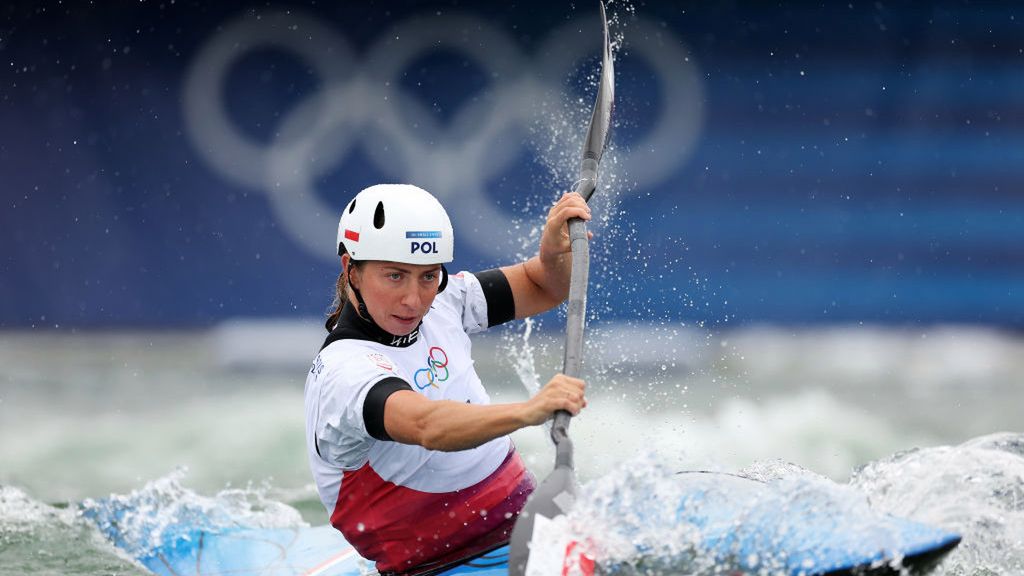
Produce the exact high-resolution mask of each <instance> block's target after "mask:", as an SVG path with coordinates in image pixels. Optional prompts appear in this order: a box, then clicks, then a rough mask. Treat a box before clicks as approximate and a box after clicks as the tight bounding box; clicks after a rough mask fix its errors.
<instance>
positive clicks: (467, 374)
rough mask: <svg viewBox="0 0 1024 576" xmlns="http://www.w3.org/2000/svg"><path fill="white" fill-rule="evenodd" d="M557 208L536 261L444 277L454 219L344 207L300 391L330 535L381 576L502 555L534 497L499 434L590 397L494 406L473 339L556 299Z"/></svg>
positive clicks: (561, 248)
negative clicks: (500, 548)
mask: <svg viewBox="0 0 1024 576" xmlns="http://www.w3.org/2000/svg"><path fill="white" fill-rule="evenodd" d="M573 217H579V218H583V219H584V220H589V219H590V209H589V208H588V207H587V204H586V202H585V201H584V200H583V198H582V197H581V196H580V195H579V194H575V193H572V194H566V195H564V196H562V198H561V199H559V200H558V202H556V203H555V205H554V206H553V207H552V208H551V210H550V211H549V213H548V216H547V221H546V223H545V225H544V230H543V232H542V234H541V239H540V247H539V250H538V255H537V256H535V257H533V258H530V259H529V260H527V261H526V262H520V263H518V264H515V265H512V266H506V267H502V268H499V269H492V270H487V271H484V272H479V273H475V274H473V273H469V272H461V273H459V274H455V275H452V276H449V275H448V273H447V270H446V269H445V267H444V264H445V263H448V262H451V261H452V259H453V253H454V238H453V231H452V225H451V222H450V220H449V218H448V215H447V213H446V212H445V210H444V208H443V207H442V206H441V204H440V202H438V201H437V199H436V198H434V197H433V196H432V195H430V194H429V193H428V192H426V191H424V190H422V189H420V188H417V187H415V186H410V185H392V184H386V185H377V186H372V187H370V188H367V189H365V190H363V191H362V192H360V193H359V194H358V195H356V197H355V198H354V199H353V200H352V201H351V202H350V203H349V204H348V205H347V206H346V207H345V209H344V211H343V213H342V216H341V220H340V222H339V224H338V254H339V255H340V256H341V265H342V272H341V275H340V276H339V277H338V283H337V297H336V301H335V310H334V312H333V313H332V314H331V315H330V317H329V318H328V320H327V329H328V331H329V332H330V335H329V336H328V337H327V340H326V341H325V342H324V345H323V347H322V348H321V350H320V353H319V355H318V356H317V357H316V359H315V361H314V362H313V366H312V368H311V369H310V372H309V374H308V376H307V379H306V388H305V405H306V443H307V448H308V454H309V461H310V467H311V469H312V471H313V476H314V478H315V480H316V484H317V489H318V491H319V493H320V498H321V500H322V501H323V504H324V506H325V507H326V508H327V511H328V513H329V515H330V521H331V524H332V525H333V526H334V527H335V528H337V529H338V530H340V531H341V532H342V534H344V536H345V538H346V539H347V540H348V541H349V542H350V543H351V544H352V545H353V546H354V547H355V548H356V550H357V551H358V552H359V553H360V554H361V555H362V556H363V557H365V558H367V559H370V560H373V561H375V562H376V565H377V569H378V570H379V571H381V572H382V573H387V572H397V573H402V572H406V571H408V570H411V569H413V568H416V567H420V566H423V565H425V564H431V563H437V562H443V561H446V560H448V559H452V558H458V557H460V556H465V555H466V554H468V553H471V552H473V551H478V550H484V549H487V548H490V547H493V546H495V545H498V544H500V543H502V542H505V541H507V540H508V537H509V534H510V533H511V531H512V527H513V525H514V523H515V520H516V517H517V515H518V513H519V511H520V509H521V508H522V507H523V505H524V503H525V501H526V498H527V496H528V495H529V494H530V492H532V491H533V489H534V486H535V481H534V478H533V475H532V474H530V472H529V471H528V470H526V468H525V466H524V465H523V462H522V460H521V459H520V457H519V455H518V454H517V453H516V450H515V447H514V446H513V445H512V442H511V440H510V439H509V436H508V434H510V433H511V432H514V431H515V430H518V429H520V428H524V427H527V426H534V425H538V424H541V423H543V422H545V421H546V420H548V419H550V418H552V416H553V415H554V413H555V411H557V410H566V411H568V412H570V413H571V414H573V415H575V414H578V413H579V411H580V410H581V409H582V408H583V407H584V406H586V400H585V398H584V386H585V385H584V382H583V381H582V380H579V379H576V378H570V377H568V376H565V375H561V374H559V375H555V376H554V377H553V378H552V379H551V380H550V381H549V382H548V383H547V384H546V385H545V386H544V387H543V388H542V389H541V390H540V392H539V393H538V394H537V395H535V396H534V397H533V398H531V399H529V400H527V401H526V402H520V403H512V404H497V405H492V404H490V401H489V397H488V395H487V392H486V391H485V390H484V387H483V385H482V384H481V381H480V378H479V376H478V375H477V373H476V371H475V370H474V368H473V360H472V357H471V356H470V347H471V345H470V339H469V334H473V333H475V332H480V331H483V330H485V329H487V328H490V327H492V326H496V325H498V324H501V323H503V322H507V321H509V320H512V319H513V318H525V317H527V316H531V315H534V314H538V313H541V312H544V311H546V310H549V309H551V308H553V307H555V306H557V305H558V304H559V303H561V302H562V301H564V300H565V298H566V295H567V294H568V290H569V276H570V271H571V257H570V253H571V250H570V245H569V238H568V234H567V232H566V222H567V221H568V220H569V219H570V218H573Z"/></svg>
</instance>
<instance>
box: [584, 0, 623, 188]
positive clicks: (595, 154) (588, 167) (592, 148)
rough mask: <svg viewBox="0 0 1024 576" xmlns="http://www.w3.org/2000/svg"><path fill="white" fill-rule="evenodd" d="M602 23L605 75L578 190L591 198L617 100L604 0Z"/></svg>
mask: <svg viewBox="0 0 1024 576" xmlns="http://www.w3.org/2000/svg"><path fill="white" fill-rule="evenodd" d="M600 6H601V23H602V25H603V27H604V50H603V53H602V54H601V79H600V81H599V85H598V87H597V98H596V99H595V101H594V111H593V113H592V114H591V116H590V127H589V128H588V129H587V137H586V138H585V139H584V140H583V154H582V159H581V161H580V181H579V183H578V184H577V189H576V191H577V192H579V193H580V194H582V195H583V199H584V200H590V196H591V194H593V193H594V190H595V189H596V188H597V170H598V167H599V166H600V164H601V156H602V155H604V148H605V145H606V144H607V143H608V134H609V132H610V129H611V122H612V107H613V105H614V103H615V63H614V62H613V61H612V45H611V41H610V39H609V37H608V18H606V17H605V12H604V2H601V4H600Z"/></svg>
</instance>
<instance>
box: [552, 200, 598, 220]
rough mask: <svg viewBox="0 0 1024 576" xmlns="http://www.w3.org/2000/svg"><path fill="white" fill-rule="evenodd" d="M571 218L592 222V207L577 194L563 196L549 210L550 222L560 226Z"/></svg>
mask: <svg viewBox="0 0 1024 576" xmlns="http://www.w3.org/2000/svg"><path fill="white" fill-rule="evenodd" d="M570 218H582V219H583V220H590V218H591V215H590V206H589V205H588V204H587V201H586V200H584V199H583V196H580V195H579V193H577V192H566V193H565V194H562V197H561V198H559V199H558V200H557V201H556V202H555V203H554V205H552V206H551V209H550V210H548V220H550V221H555V222H558V223H559V224H561V223H563V222H566V221H568V220H569V219H570Z"/></svg>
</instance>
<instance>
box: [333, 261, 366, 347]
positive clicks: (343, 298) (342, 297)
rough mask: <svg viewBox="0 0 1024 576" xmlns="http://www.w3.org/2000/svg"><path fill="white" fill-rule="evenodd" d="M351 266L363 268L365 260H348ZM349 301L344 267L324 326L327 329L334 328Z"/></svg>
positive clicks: (339, 275) (335, 286) (335, 287)
mask: <svg viewBox="0 0 1024 576" xmlns="http://www.w3.org/2000/svg"><path fill="white" fill-rule="evenodd" d="M348 265H349V266H355V267H356V268H360V269H361V268H362V267H363V262H362V261H356V260H352V259H351V258H350V259H349V261H348ZM346 302H348V278H347V274H345V270H344V269H342V271H341V274H338V281H337V282H336V283H335V285H334V301H333V302H331V308H330V309H331V312H330V314H328V316H327V321H326V322H325V323H324V326H325V327H326V328H327V331H328V332H330V331H332V330H334V325H335V324H337V323H338V317H339V316H341V309H342V308H344V307H345V303H346Z"/></svg>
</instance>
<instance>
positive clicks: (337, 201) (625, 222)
mask: <svg viewBox="0 0 1024 576" xmlns="http://www.w3.org/2000/svg"><path fill="white" fill-rule="evenodd" d="M609 14H610V19H611V25H612V34H613V37H614V40H615V44H616V48H615V51H616V72H617V78H616V82H617V86H616V88H617V91H616V107H615V116H614V130H613V134H612V149H611V150H610V151H609V152H608V154H607V156H606V159H605V162H604V165H603V172H602V188H601V190H600V193H599V194H598V195H597V196H595V199H594V202H595V203H596V208H595V214H598V215H599V218H598V221H597V222H595V223H594V225H593V227H592V229H593V230H594V231H595V232H596V234H597V235H596V237H595V240H594V250H595V254H594V265H593V267H592V272H591V285H590V300H589V307H590V318H589V324H588V344H587V352H586V357H585V358H586V360H585V364H586V367H587V368H586V369H587V371H588V372H587V378H588V380H589V381H590V383H591V390H592V393H591V408H590V409H589V410H588V411H587V413H586V414H584V416H583V417H581V418H580V419H579V422H578V423H577V424H574V430H575V431H576V434H578V438H579V439H578V440H577V452H578V454H579V455H578V456H577V459H578V461H579V462H580V468H581V474H582V475H583V477H584V478H594V477H597V476H599V475H601V474H603V473H605V472H607V471H608V470H609V469H611V468H612V467H614V466H615V465H617V464H619V463H621V462H622V461H623V460H624V459H626V457H627V456H629V455H631V454H633V453H635V452H636V451H637V450H639V449H642V448H647V449H652V450H655V451H656V453H657V454H659V455H660V456H661V457H663V458H665V459H667V460H668V461H670V462H671V463H672V465H675V466H678V467H681V468H682V467H689V468H692V467H700V466H712V467H722V468H736V467H740V466H747V465H749V464H750V463H751V462H754V461H757V460H761V459H783V460H787V461H792V462H796V463H798V464H800V465H802V466H805V467H807V468H810V469H812V470H814V471H817V472H820V473H822V474H826V475H829V476H831V477H833V478H835V479H838V480H843V479H845V478H847V477H848V476H849V474H850V473H851V471H852V470H853V469H854V468H855V467H857V466H859V465H862V464H864V463H866V462H869V461H871V460H873V459H876V458H880V457H883V456H886V455H889V454H892V453H894V452H896V451H900V450H906V449H909V448H913V447H915V446H929V445H937V444H942V443H957V442H961V441H965V440H967V439H969V438H972V437H974V436H978V435H981V434H986V433H989V432H995V431H999V430H1012V429H1014V428H1017V429H1019V427H1020V425H1019V422H1020V417H1019V407H1020V406H1021V405H1022V404H1024V392H1022V386H1021V383H1022V378H1024V340H1022V339H1021V336H1020V330H1021V328H1022V327H1024V266H1022V264H1024V192H1022V183H1024V129H1022V123H1024V105H1022V104H1021V95H1022V94H1024V26H1022V25H1024V12H1022V11H1021V9H1020V7H1019V6H1018V5H1017V4H1015V3H1009V2H1008V3H984V4H980V5H979V4H975V3H972V2H959V1H957V2H928V3H888V2H884V3H883V2H855V3H849V4H848V3H826V4H825V5H824V6H822V5H819V4H817V3H813V4H812V3H800V2H782V3H772V4H770V5H769V4H765V3H760V2H726V3H703V2H656V1H650V2H643V3H641V2H634V3H627V2H621V1H614V2H611V3H610V4H609ZM600 41H601V37H600V25H599V21H598V15H597V5H596V2H595V3H591V2H582V3H581V2H573V3H551V2H515V3H499V4H495V3H490V2H476V1H465V2H433V1H426V2H385V3H381V2H329V3H324V2H277V1H273V2H262V3H238V2H219V3H212V4H207V3H197V2H188V1H177V0H164V1H162V2H160V1H144V2H132V3H128V2H121V3H98V4H80V3H63V2H14V3H8V4H6V5H5V6H4V7H3V8H0V126H2V132H0V198H2V204H0V205H2V208H0V484H4V485H7V486H13V487H18V490H22V491H23V497H22V496H19V498H22V500H18V499H17V498H14V499H13V500H11V499H10V498H13V497H10V495H9V494H8V496H9V499H8V500H7V501H6V502H8V507H7V508H3V507H2V506H0V517H5V518H6V520H7V521H8V522H11V521H14V520H16V519H18V518H23V517H25V515H27V516H28V517H32V514H33V513H32V512H24V510H28V509H29V508H25V507H22V508H16V507H15V508H12V507H11V506H10V504H9V503H10V502H11V501H15V500H17V501H19V502H26V501H28V502H35V501H41V502H46V503H54V502H67V501H77V500H81V499H83V498H87V497H97V496H103V495H106V494H109V493H110V492H124V491H127V490H131V489H134V488H137V487H139V486H141V485H142V484H144V483H145V482H147V481H150V480H154V479H157V478H161V477H164V476H166V475H167V474H169V473H171V472H172V471H173V470H175V469H176V468H179V467H186V468H187V469H188V471H187V473H185V475H184V478H185V480H184V482H186V483H187V484H189V485H191V486H193V487H194V488H195V489H196V490H199V491H202V492H207V493H208V492H210V491H213V490H217V489H220V488H222V487H224V486H225V485H234V486H239V485H242V486H245V485H251V484H253V483H255V484H261V483H262V484H263V485H266V486H269V487H271V488H272V489H273V490H274V491H275V492H274V494H276V496H275V497H276V498H278V499H282V500H285V501H287V502H290V503H293V504H296V505H297V506H299V507H300V508H302V509H303V510H304V512H305V513H306V514H307V518H308V519H309V520H310V521H313V522H317V521H322V519H321V518H320V511H319V510H317V508H318V507H319V504H318V502H316V500H315V496H313V493H312V490H311V488H310V486H309V480H310V479H309V475H308V470H307V468H306V463H305V454H304V452H303V440H302V437H303V424H302V417H303V416H302V404H301V402H302V386H303V382H304V378H305V371H306V369H307V368H308V365H309V362H310V361H311V359H312V357H313V356H314V355H315V352H316V350H317V349H318V346H319V344H320V342H321V341H322V338H323V337H324V336H325V333H324V332H323V328H322V322H323V318H324V314H325V312H326V309H327V306H328V305H329V304H330V302H331V298H332V296H333V290H334V282H335V279H336V277H337V273H338V268H339V265H338V261H337V257H336V255H335V253H334V250H335V246H336V244H335V234H336V225H337V224H336V222H337V221H336V218H337V214H338V212H339V211H340V209H341V207H342V206H344V205H345V203H346V202H347V201H348V199H349V198H351V197H352V196H353V195H354V194H355V193H356V192H358V191H359V190H360V189H361V188H363V187H365V186H368V185H371V184H374V183H379V182H410V183H415V184H418V185H420V186H422V187H424V188H426V189H428V190H430V191H432V192H433V193H434V194H436V195H437V196H438V197H439V198H440V199H441V200H442V202H443V203H444V204H445V205H446V207H447V208H448V210H449V212H450V214H451V216H452V219H453V222H454V226H455V230H456V262H455V268H457V269H466V270H480V269H484V268H489V267H493V266H495V265H500V264H506V263H510V262H514V261H515V260H516V259H518V258H523V257H526V256H528V255H530V254H532V252H533V251H534V250H535V246H536V239H537V231H538V230H537V226H538V224H539V223H540V222H541V218H542V216H543V214H545V213H546V209H547V206H548V205H550V203H551V202H552V201H553V200H554V199H555V198H557V196H558V194H560V192H561V191H563V190H566V189H569V188H570V187H571V186H572V183H573V180H574V178H575V172H574V171H575V166H576V162H577V161H578V154H579V149H580V145H581V138H582V133H583V131H584V129H585V125H586V121H587V120H588V116H589V108H590V104H591V102H592V101H593V95H594V87H595V80H596V76H597V74H598V69H599V68H598V63H599V60H598V56H599V46H600ZM563 322H564V315H563V312H561V311H556V312H552V313H549V314H548V315H546V316H544V317H542V318H540V319H539V320H538V321H537V322H534V323H528V324H524V323H517V324H515V325H512V326H509V327H505V328H502V329H499V330H495V331H492V332H494V333H493V334H487V335H484V336H482V337H481V338H480V339H479V340H478V341H477V342H478V343H477V349H476V351H475V355H476V357H477V358H478V371H480V373H481V374H482V375H483V376H484V381H485V382H486V383H487V385H488V387H489V388H490V389H491V391H492V395H493V397H494V399H495V400H498V401H503V400H511V399H517V398H523V397H525V395H526V394H527V390H529V389H530V387H531V386H535V385H536V384H537V382H538V381H540V382H545V381H546V380H547V378H548V377H549V376H550V375H551V374H552V373H553V372H554V371H556V370H558V368H559V364H560V354H561V337H562V333H561V330H562V326H563ZM517 442H518V443H519V444H520V445H521V446H522V447H523V449H524V451H525V452H527V453H528V454H529V457H528V460H529V461H530V464H531V466H532V467H533V468H534V469H535V470H537V471H538V473H541V474H543V473H544V471H545V467H546V466H549V465H550V464H549V462H550V452H549V447H548V443H547V440H546V439H545V438H544V434H543V431H542V430H533V431H525V432H523V433H521V434H520V436H519V437H517ZM0 500H2V499H0ZM304 506H305V507H304ZM303 507H304V508H303ZM5 510H6V516H4V514H5V513H4V511H5ZM12 510H14V511H12ZM12 519H14V520H12ZM32 545H33V546H38V542H35V543H33V544H32ZM26 550H27V548H26ZM29 565H30V566H31V563H30V564H29ZM36 568H38V566H36Z"/></svg>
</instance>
